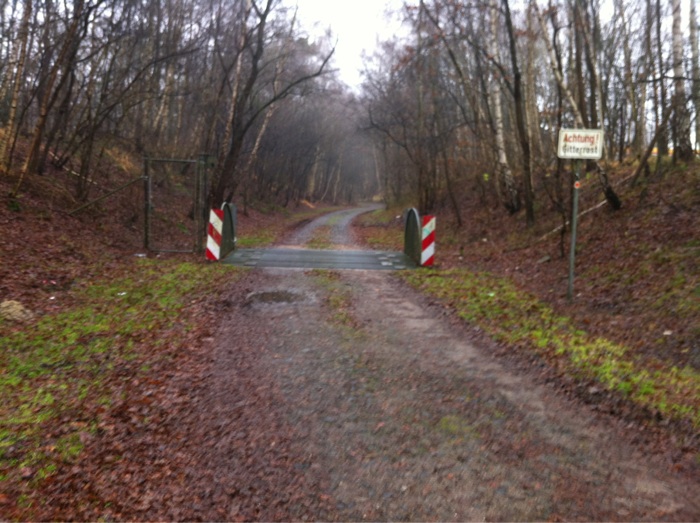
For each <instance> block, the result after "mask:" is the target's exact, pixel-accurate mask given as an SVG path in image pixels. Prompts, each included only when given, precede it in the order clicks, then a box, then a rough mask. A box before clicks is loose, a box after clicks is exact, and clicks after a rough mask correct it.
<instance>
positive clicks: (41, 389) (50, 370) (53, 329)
mask: <svg viewBox="0 0 700 523" xmlns="http://www.w3.org/2000/svg"><path fill="white" fill-rule="evenodd" d="M130 269H131V270H130V276H129V277H124V278H120V279H114V280H111V281H97V282H89V284H87V282H86V284H84V285H79V286H76V289H77V290H76V291H74V301H75V302H76V303H78V304H79V305H78V306H76V307H74V308H71V309H65V310H62V311H61V312H58V313H55V314H48V315H44V316H42V317H41V318H40V319H38V320H37V321H36V322H35V323H34V324H33V325H32V326H31V328H28V329H24V330H22V331H13V330H7V329H6V330H2V329H0V346H2V347H3V351H1V352H0V397H2V398H3V402H2V404H1V405H0V474H2V475H4V476H8V477H11V476H12V470H13V469H14V470H16V469H17V467H20V466H29V467H31V468H33V469H36V470H38V471H41V474H39V475H37V477H39V476H41V475H46V474H50V473H51V471H52V470H53V469H52V466H51V463H52V460H53V459H56V456H58V459H62V460H71V459H74V458H76V457H77V456H78V455H79V453H80V451H81V449H82V444H81V443H80V438H79V435H77V434H75V433H71V434H70V435H69V436H64V437H62V438H60V439H59V440H58V441H57V442H54V443H53V445H52V444H51V443H50V442H48V441H47V437H48V436H47V434H48V433H51V432H55V431H56V430H57V428H58V427H59V426H60V425H61V424H70V423H71V421H70V420H71V419H73V416H75V413H76V412H78V413H82V414H80V415H81V416H83V415H84V413H85V412H94V411H95V408H93V407H95V406H97V405H105V404H107V405H108V404H109V403H110V399H109V398H111V397H112V393H111V389H110V387H111V386H112V383H113V382H115V381H116V382H119V378H116V377H115V376H114V374H113V372H114V368H115V362H117V363H118V364H119V365H120V366H121V367H122V368H124V367H125V365H128V364H129V362H130V361H133V360H136V359H143V360H144V361H145V360H148V359H149V358H153V357H157V356H156V353H155V352H154V349H155V348H157V346H158V345H159V344H161V343H163V342H164V341H163V339H162V338H163V337H161V336H159V335H158V332H159V330H161V329H166V328H170V327H172V326H174V325H176V324H178V325H179V324H180V323H183V324H184V325H185V326H187V322H194V321H195V319H194V318H189V317H188V316H187V315H184V316H183V314H182V313H183V310H184V308H185V307H186V306H187V305H188V304H189V303H190V302H191V300H192V299H193V297H197V296H202V295H205V294H206V293H208V292H210V290H211V289H212V288H214V287H216V286H218V285H219V284H220V282H221V280H222V279H228V280H229V281H233V280H235V279H236V278H237V277H238V275H239V274H241V273H242V272H241V271H238V270H236V269H233V268H231V267H227V266H221V265H202V264H190V263H177V262H163V261H154V260H138V261H134V265H133V267H131V268H130ZM171 342H172V340H171ZM139 367H140V368H141V371H140V372H142V373H145V372H147V371H148V367H147V365H146V364H145V363H144V364H143V365H139V366H138V367H133V370H131V371H130V372H134V373H136V372H139V371H138V370H137V369H138V368H139ZM129 368H131V367H129ZM90 406H92V407H90ZM82 421H84V420H81V422H82ZM19 442H21V445H19ZM52 446H53V447H55V452H54V453H48V454H47V452H45V451H44V450H42V449H46V448H50V447H52ZM10 447H14V448H15V452H14V454H18V453H19V454H20V457H19V458H15V457H13V458H12V459H7V457H6V454H7V450H8V449H9V448H10Z"/></svg>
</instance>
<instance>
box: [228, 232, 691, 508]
mask: <svg viewBox="0 0 700 523" xmlns="http://www.w3.org/2000/svg"><path fill="white" fill-rule="evenodd" d="M311 227H313V225H311ZM303 234H304V233H303V231H302V232H301V233H300V234H299V235H298V236H299V237H303ZM231 303H232V310H231V311H230V314H229V318H230V320H229V321H230V322H231V323H230V325H228V327H227V328H226V329H225V330H224V333H223V335H222V336H221V337H220V339H219V340H218V352H217V357H216V362H217V364H216V366H217V368H218V369H220V372H219V373H218V375H217V376H218V379H219V380H220V381H219V384H220V387H221V389H222V390H221V392H220V393H219V398H220V400H221V401H222V402H230V401H237V400H236V399H234V398H233V397H230V396H228V395H226V394H225V393H224V390H225V389H226V387H227V383H230V380H235V379H236V378H235V375H236V370H235V366H236V362H237V361H239V359H238V358H239V356H240V355H239V354H237V353H236V350H237V347H240V346H241V344H243V345H245V346H246V348H247V349H246V350H247V351H248V352H249V353H251V354H255V355H256V356H255V362H254V363H253V365H254V366H255V367H256V371H255V372H257V373H259V379H260V380H263V381H265V382H266V384H265V386H264V388H265V391H266V392H265V394H269V396H268V399H269V404H270V406H271V408H272V409H273V410H274V412H275V424H276V426H275V428H274V430H277V431H282V433H283V434H284V438H285V442H286V445H287V446H288V452H289V456H294V460H300V461H296V462H295V463H293V464H292V465H291V468H292V470H293V471H294V472H295V473H297V474H299V475H300V476H301V480H300V481H302V483H300V485H303V488H306V489H311V491H313V490H316V492H311V491H309V492H306V495H307V498H305V499H306V501H299V503H298V504H297V505H295V504H294V501H293V500H291V501H290V499H289V498H287V499H286V500H282V501H281V504H280V505H279V506H278V508H279V509H280V511H279V512H276V513H271V512H265V510H267V509H261V510H262V512H260V513H258V514H251V513H250V512H248V513H245V517H248V516H251V515H252V516H253V517H256V516H257V515H262V516H263V517H266V516H270V515H280V516H282V517H283V518H285V517H291V518H296V517H303V516H308V517H310V518H316V519H318V518H320V519H333V520H443V521H447V520H482V519H487V520H557V519H564V520H573V519H578V520H582V519H583V520H591V519H596V520H663V519H681V520H683V519H697V518H699V517H700V485H698V484H697V483H695V482H693V481H689V480H688V479H687V478H683V477H680V476H676V475H674V474H673V472H672V471H671V470H669V468H670V467H669V464H668V463H664V462H663V460H661V458H659V461H660V462H655V461H654V459H652V458H650V457H649V456H645V455H644V454H643V453H642V452H641V451H640V450H639V449H636V448H635V447H634V446H632V445H630V444H628V443H627V442H625V441H623V440H621V439H619V438H618V436H616V435H615V433H614V432H613V431H610V430H606V427H604V426H601V425H602V423H601V420H600V419H597V418H594V416H593V415H592V414H591V413H589V412H588V411H587V410H586V408H585V407H582V406H580V405H576V404H574V403H572V402H569V401H567V400H565V399H562V398H558V397H557V396H556V394H555V393H554V392H553V391H552V390H550V389H548V388H544V387H542V386H537V385H533V383H532V381H531V380H530V379H529V378H528V376H527V374H526V373H519V372H518V369H513V368H507V365H508V364H507V363H505V362H503V361H499V360H497V359H496V358H494V357H493V355H491V354H490V350H491V349H490V348H489V346H488V344H484V346H476V345H474V344H472V343H471V342H470V341H469V334H468V332H467V330H466V328H463V327H460V326H459V325H455V324H454V323H453V322H451V321H450V320H449V319H447V317H445V316H443V315H441V313H440V309H439V308H438V307H434V306H429V305H428V304H427V303H426V301H425V300H424V299H423V298H422V297H421V296H419V295H417V294H416V293H414V292H413V291H411V290H409V289H407V288H406V287H405V286H404V285H402V284H401V283H400V282H399V281H398V280H397V279H396V278H395V277H394V276H392V275H391V274H387V273H382V272H368V271H344V272H342V273H332V274H331V275H328V274H327V273H319V272H312V271H303V270H264V271H258V272H255V273H253V274H251V275H250V276H249V279H248V281H247V289H246V292H245V295H243V294H237V295H235V296H232V299H231ZM227 369H230V370H231V372H230V373H229V372H228V371H227ZM268 444H269V445H271V446H272V447H274V445H275V438H274V437H272V440H271V441H269V442H268ZM222 474H224V475H225V471H222ZM316 498H317V499H318V504H317V505H314V504H313V501H311V502H310V501H309V499H310V500H314V499H316ZM304 503H306V505H304ZM251 509H252V507H247V509H244V507H242V506H238V505H235V504H234V514H232V515H235V514H237V513H238V511H239V510H251ZM242 514H243V512H242Z"/></svg>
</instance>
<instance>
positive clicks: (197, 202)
mask: <svg viewBox="0 0 700 523" xmlns="http://www.w3.org/2000/svg"><path fill="white" fill-rule="evenodd" d="M151 163H173V164H190V165H195V174H194V176H195V184H194V194H193V195H192V201H193V204H194V220H195V232H194V234H193V238H192V239H193V246H192V249H189V250H184V249H156V248H154V247H152V245H151V222H152V220H151V218H152V212H153V200H152V198H153V190H152V183H151V182H152V177H151V173H150V169H149V165H150V164H151ZM210 163H211V162H210V157H209V155H206V154H201V155H199V158H197V159H196V160H192V159H183V158H149V157H144V159H143V182H144V234H143V246H144V249H146V250H148V251H152V252H164V253H197V254H202V253H204V249H205V242H206V229H207V219H208V216H207V210H208V209H207V196H208V194H209V166H210Z"/></svg>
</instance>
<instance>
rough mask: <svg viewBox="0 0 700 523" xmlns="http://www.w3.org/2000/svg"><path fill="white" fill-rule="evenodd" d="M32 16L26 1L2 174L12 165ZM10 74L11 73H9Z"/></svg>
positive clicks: (0, 150)
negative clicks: (11, 146)
mask: <svg viewBox="0 0 700 523" xmlns="http://www.w3.org/2000/svg"><path fill="white" fill-rule="evenodd" d="M31 16H32V0H25V2H24V14H23V16H22V23H21V25H20V29H19V33H18V35H17V39H18V43H17V49H18V51H17V67H16V71H15V74H14V80H13V82H12V98H11V99H10V114H9V116H8V119H7V124H6V125H5V135H4V137H3V139H2V142H0V173H7V172H9V170H10V167H11V165H12V158H11V155H10V151H11V148H10V147H8V145H9V143H10V141H12V140H14V136H15V127H16V123H15V120H16V118H17V107H18V106H19V97H20V92H21V88H22V84H23V83H24V67H25V63H26V61H27V42H28V41H29V22H30V20H31ZM8 74H9V73H8Z"/></svg>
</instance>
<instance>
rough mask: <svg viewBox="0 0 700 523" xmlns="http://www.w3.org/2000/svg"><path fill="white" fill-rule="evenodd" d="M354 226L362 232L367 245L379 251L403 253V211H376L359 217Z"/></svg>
mask: <svg viewBox="0 0 700 523" xmlns="http://www.w3.org/2000/svg"><path fill="white" fill-rule="evenodd" d="M354 224H355V225H356V226H357V227H359V228H360V229H361V230H362V237H363V239H364V241H365V242H366V243H367V245H368V246H369V247H371V248H373V249H377V250H387V251H402V250H403V243H404V238H403V236H404V223H403V219H402V218H401V211H397V210H396V209H389V210H381V209H380V210H376V211H373V212H369V213H365V214H362V215H360V216H358V217H357V219H356V220H355V222H354Z"/></svg>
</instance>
